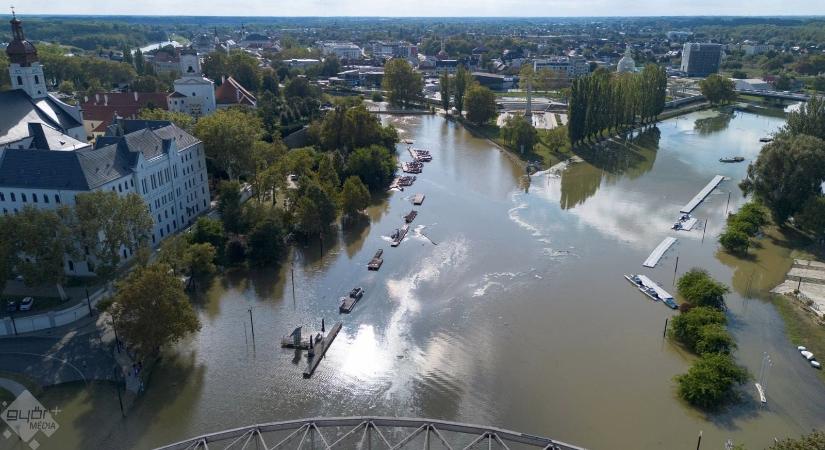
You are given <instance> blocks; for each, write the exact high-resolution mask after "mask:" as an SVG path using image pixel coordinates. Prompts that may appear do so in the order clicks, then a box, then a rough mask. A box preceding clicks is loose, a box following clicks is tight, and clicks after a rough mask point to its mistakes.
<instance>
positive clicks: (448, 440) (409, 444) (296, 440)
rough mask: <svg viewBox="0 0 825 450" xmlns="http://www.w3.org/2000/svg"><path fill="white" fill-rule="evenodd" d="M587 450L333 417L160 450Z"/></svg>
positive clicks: (386, 420) (429, 425)
mask: <svg viewBox="0 0 825 450" xmlns="http://www.w3.org/2000/svg"><path fill="white" fill-rule="evenodd" d="M208 449H226V450H241V449H243V450H253V449H254V450H276V449H296V450H303V449H311V450H338V449H342V450H354V449H357V450H385V449H386V450H397V449H405V450H406V449H423V450H437V449H438V450H440V449H444V450H459V449H463V450H473V449H487V450H492V449H504V450H516V449H525V450H527V449H545V450H583V449H582V448H581V447H576V446H573V445H570V444H565V443H564V442H559V441H556V440H553V439H549V438H544V437H539V436H533V435H530V434H524V433H519V432H515V431H508V430H503V429H500V428H493V427H486V426H480V425H468V424H463V423H457V422H448V421H443V420H431V419H411V418H395V417H333V418H315V419H303V420H292V421H286V422H272V423H267V424H260V425H251V426H246V427H241V428H235V429H232V430H226V431H220V432H217V433H211V434H206V435H203V436H198V437H194V438H191V439H187V440H185V441H181V442H178V443H175V444H171V445H167V446H165V447H160V448H159V449H158V450H208Z"/></svg>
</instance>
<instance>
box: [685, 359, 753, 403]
mask: <svg viewBox="0 0 825 450" xmlns="http://www.w3.org/2000/svg"><path fill="white" fill-rule="evenodd" d="M747 380H748V373H747V371H746V370H745V369H744V368H743V367H740V366H738V365H737V364H736V362H734V360H733V358H732V357H731V356H730V355H726V354H722V353H710V354H706V355H703V356H702V357H701V358H700V359H699V360H698V361H696V363H695V364H694V365H693V366H692V367H691V368H690V370H688V372H687V373H686V374H684V375H679V376H677V377H676V381H677V383H678V386H679V387H678V391H679V396H680V397H681V398H682V399H683V400H685V401H687V402H688V403H690V404H691V405H693V406H697V407H699V408H703V409H706V410H713V409H717V408H719V407H721V406H723V405H725V404H726V403H728V402H730V401H733V400H735V399H736V398H737V395H736V386H738V385H740V384H743V383H744V382H745V381H747Z"/></svg>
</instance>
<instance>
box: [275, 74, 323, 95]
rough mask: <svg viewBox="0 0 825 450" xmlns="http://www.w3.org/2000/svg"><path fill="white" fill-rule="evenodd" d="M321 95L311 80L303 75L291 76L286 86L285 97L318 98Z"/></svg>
mask: <svg viewBox="0 0 825 450" xmlns="http://www.w3.org/2000/svg"><path fill="white" fill-rule="evenodd" d="M320 95H321V94H320V92H319V91H318V89H317V88H315V87H314V86H312V85H310V84H309V81H308V80H307V79H306V78H303V77H294V78H290V79H289V81H288V82H287V83H286V86H284V97H286V98H287V99H292V98H317V97H320Z"/></svg>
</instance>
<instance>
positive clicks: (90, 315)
mask: <svg viewBox="0 0 825 450" xmlns="http://www.w3.org/2000/svg"><path fill="white" fill-rule="evenodd" d="M86 305H87V306H88V307H89V317H94V313H93V312H92V300H91V299H90V298H89V286H86Z"/></svg>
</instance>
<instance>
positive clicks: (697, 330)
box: [670, 306, 726, 351]
mask: <svg viewBox="0 0 825 450" xmlns="http://www.w3.org/2000/svg"><path fill="white" fill-rule="evenodd" d="M725 322H726V319H725V315H724V314H723V313H722V312H721V311H719V310H717V309H714V308H708V307H703V306H699V307H695V308H691V309H690V310H689V311H687V312H684V313H682V314H679V315H678V316H676V317H674V318H673V319H671V321H670V334H671V336H672V337H673V338H675V339H676V340H677V341H679V342H681V343H682V344H683V345H684V346H685V347H687V348H689V349H690V350H691V351H696V349H697V346H698V343H699V341H700V340H702V338H703V335H702V331H703V329H704V327H705V326H707V325H719V326H723V325H725ZM708 333H710V330H708ZM708 345H710V343H709V342H708Z"/></svg>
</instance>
